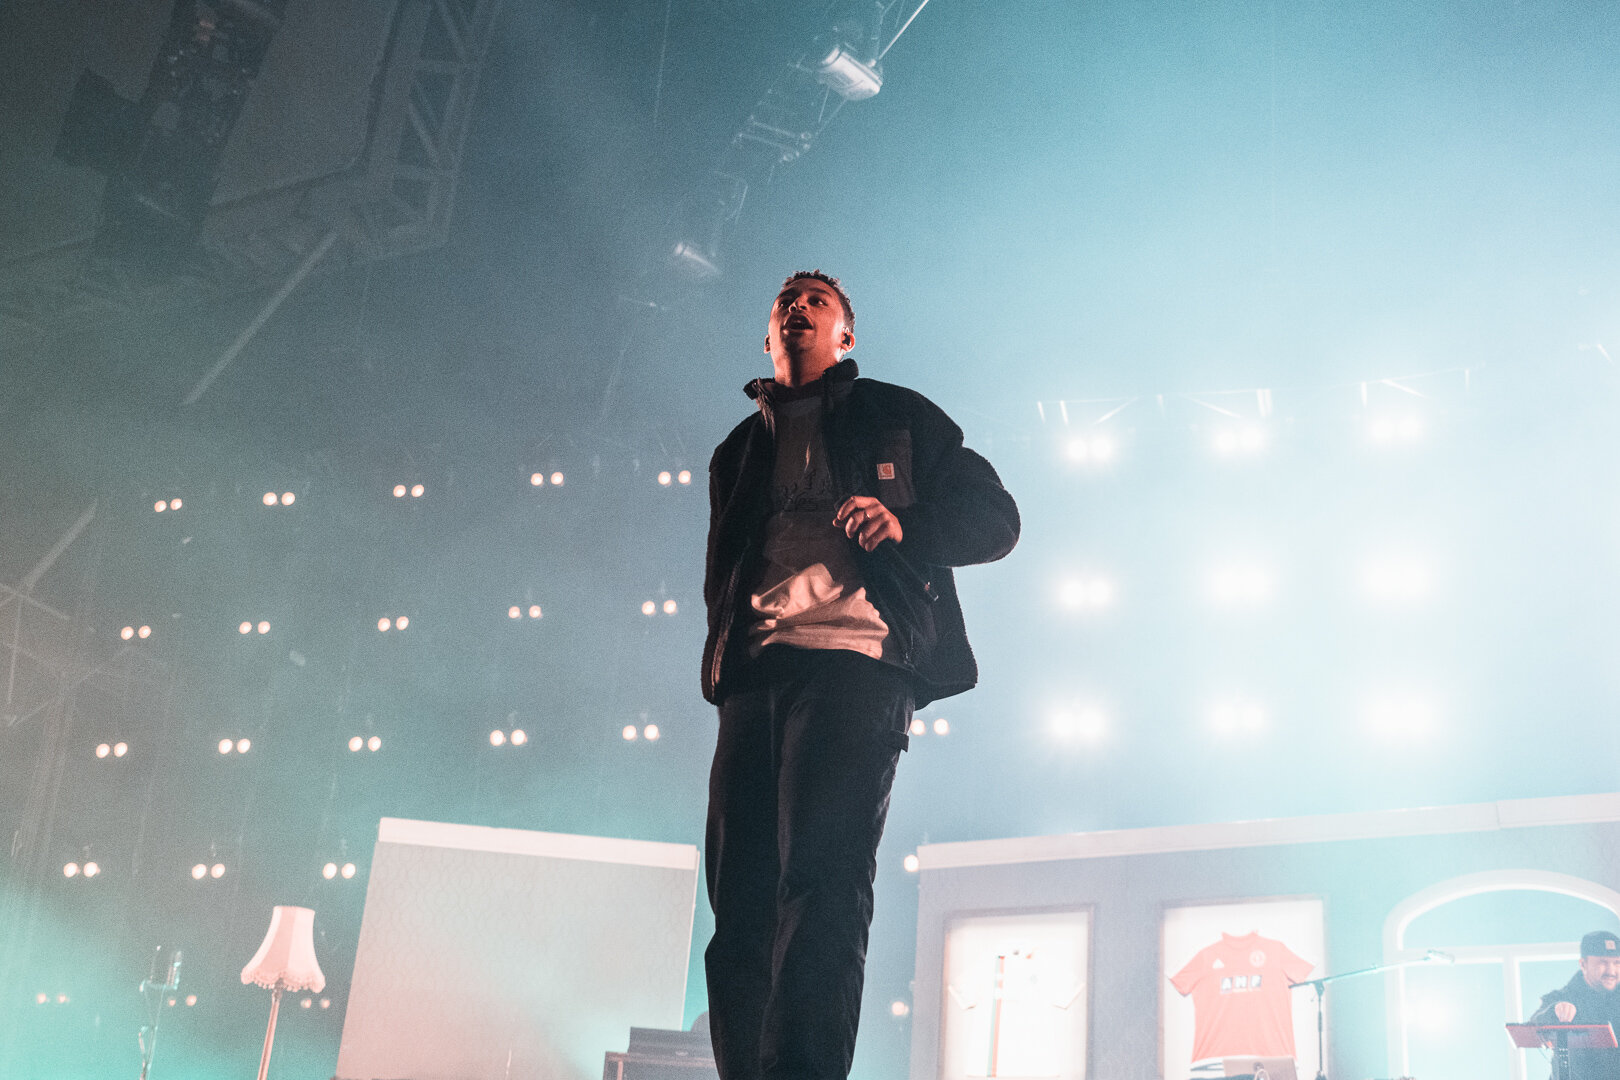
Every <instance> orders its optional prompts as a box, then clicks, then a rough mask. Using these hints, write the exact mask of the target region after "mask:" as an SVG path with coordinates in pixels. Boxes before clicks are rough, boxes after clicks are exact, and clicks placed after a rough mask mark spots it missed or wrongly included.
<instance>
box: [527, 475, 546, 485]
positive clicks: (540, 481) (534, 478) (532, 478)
mask: <svg viewBox="0 0 1620 1080" xmlns="http://www.w3.org/2000/svg"><path fill="white" fill-rule="evenodd" d="M545 482H546V475H545V473H530V474H529V483H531V484H533V485H534V486H535V487H542V486H544V485H545Z"/></svg>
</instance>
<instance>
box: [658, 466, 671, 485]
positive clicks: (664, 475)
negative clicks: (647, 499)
mask: <svg viewBox="0 0 1620 1080" xmlns="http://www.w3.org/2000/svg"><path fill="white" fill-rule="evenodd" d="M674 479H675V478H674V477H673V476H671V475H670V472H669V470H668V469H665V470H664V471H663V472H661V473H659V474H658V485H659V486H660V487H669V485H670V481H672V480H674Z"/></svg>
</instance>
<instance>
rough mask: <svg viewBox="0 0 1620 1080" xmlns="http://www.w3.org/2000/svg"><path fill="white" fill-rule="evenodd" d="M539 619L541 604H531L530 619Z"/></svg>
mask: <svg viewBox="0 0 1620 1080" xmlns="http://www.w3.org/2000/svg"><path fill="white" fill-rule="evenodd" d="M539 617H540V605H539V604H530V605H529V618H531V619H538V618H539Z"/></svg>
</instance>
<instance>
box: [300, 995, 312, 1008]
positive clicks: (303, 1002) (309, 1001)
mask: <svg viewBox="0 0 1620 1080" xmlns="http://www.w3.org/2000/svg"><path fill="white" fill-rule="evenodd" d="M314 1004H315V1002H314V1001H313V1000H312V999H310V998H304V999H303V1000H301V1001H300V1002H299V1003H298V1007H299V1008H300V1009H307V1008H310V1007H311V1006H312V1005H314Z"/></svg>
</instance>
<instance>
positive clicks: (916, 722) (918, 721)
mask: <svg viewBox="0 0 1620 1080" xmlns="http://www.w3.org/2000/svg"><path fill="white" fill-rule="evenodd" d="M906 730H907V731H908V732H910V733H911V734H913V735H926V734H928V725H927V724H926V723H924V722H923V718H922V717H920V716H914V717H912V719H911V726H910V727H908V728H907V729H906Z"/></svg>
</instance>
